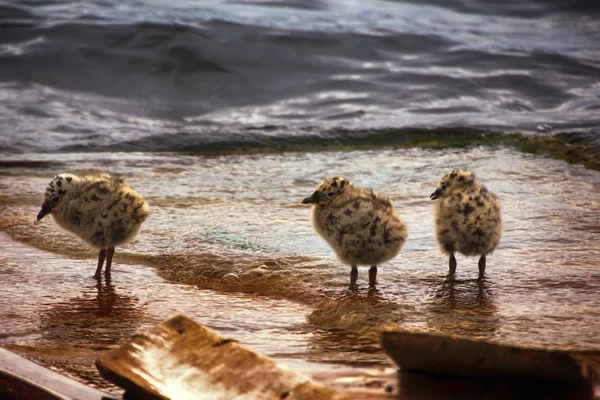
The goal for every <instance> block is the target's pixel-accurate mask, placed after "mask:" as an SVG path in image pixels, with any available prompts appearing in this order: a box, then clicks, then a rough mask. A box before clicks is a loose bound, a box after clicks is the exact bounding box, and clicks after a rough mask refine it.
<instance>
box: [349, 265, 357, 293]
mask: <svg viewBox="0 0 600 400" xmlns="http://www.w3.org/2000/svg"><path fill="white" fill-rule="evenodd" d="M357 279H358V267H357V266H356V265H353V266H352V269H351V270H350V288H354V287H356V280H357Z"/></svg>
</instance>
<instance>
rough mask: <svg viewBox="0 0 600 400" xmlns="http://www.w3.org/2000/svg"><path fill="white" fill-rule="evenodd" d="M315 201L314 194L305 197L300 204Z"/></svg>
mask: <svg viewBox="0 0 600 400" xmlns="http://www.w3.org/2000/svg"><path fill="white" fill-rule="evenodd" d="M314 202H315V199H314V196H309V197H307V198H305V199H303V200H302V201H301V202H300V204H311V203H314Z"/></svg>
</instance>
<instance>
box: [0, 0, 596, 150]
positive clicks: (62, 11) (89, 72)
mask: <svg viewBox="0 0 600 400" xmlns="http://www.w3.org/2000/svg"><path fill="white" fill-rule="evenodd" d="M567 3H568V4H567ZM119 4H120V3H119ZM117 5H118V4H117V2H110V1H109V2H102V4H100V3H93V4H92V3H90V4H87V3H86V4H83V3H74V2H70V1H60V2H53V3H46V2H44V3H39V2H19V3H15V4H14V5H13V4H10V3H9V4H6V5H3V6H2V9H1V10H0V11H2V12H1V13H0V25H2V35H1V36H0V127H2V128H3V130H4V132H5V137H3V138H2V139H0V150H2V151H23V152H27V151H59V150H61V149H63V150H64V149H67V150H70V149H74V150H79V149H87V150H90V149H111V148H114V147H119V146H124V147H125V148H127V149H131V150H132V151H144V150H145V149H151V150H152V149H156V150H159V151H163V150H167V151H168V150H169V149H179V148H198V149H201V148H205V147H207V146H208V147H210V146H213V145H214V143H221V144H222V145H219V146H224V147H230V146H237V145H240V144H241V145H245V143H248V145H249V146H255V145H256V143H259V144H260V143H270V142H272V141H274V142H275V143H282V145H285V144H286V143H288V142H289V140H290V139H289V138H290V137H293V138H296V137H298V136H302V137H305V138H303V139H302V138H301V141H302V140H304V141H307V142H311V143H312V140H313V138H315V137H316V138H320V139H318V140H321V139H322V140H328V137H329V136H328V135H330V133H331V132H333V131H334V130H335V129H339V128H341V130H340V131H344V132H381V131H382V130H384V129H387V128H392V129H396V130H402V129H405V128H406V129H412V127H416V128H440V129H447V128H449V127H465V128H467V129H470V128H478V129H482V130H492V131H514V130H519V131H526V132H534V131H535V130H536V127H538V126H542V125H543V126H551V127H552V128H554V130H553V131H554V132H556V131H570V130H578V131H589V130H590V129H592V128H596V127H597V126H600V119H599V118H598V116H597V113H596V112H595V110H597V109H598V108H599V107H600V100H599V99H598V95H597V94H598V93H597V91H598V89H597V85H596V84H595V82H598V80H600V63H599V62H598V55H599V53H598V52H597V50H595V49H596V48H597V46H596V45H595V44H596V43H597V41H598V40H599V39H600V24H597V22H594V20H593V19H592V18H591V17H590V15H589V14H588V13H587V11H588V10H591V11H593V10H594V7H591V6H590V8H586V7H587V6H586V5H585V4H584V3H583V2H564V4H563V3H550V2H542V1H536V2H530V3H527V4H522V2H515V1H511V2H502V3H501V2H493V3H489V4H488V3H484V2H482V1H467V0H462V1H458V0H455V1H452V2H451V3H448V4H447V5H442V4H441V3H440V2H436V1H434V0H431V1H429V2H427V3H426V4H412V3H411V2H408V1H375V2H374V3H372V4H370V5H365V6H361V7H358V6H356V5H354V6H351V5H348V4H337V3H335V4H334V3H332V2H330V1H327V0H322V1H313V2H309V3H306V4H305V3H302V4H300V3H298V4H297V3H287V2H286V3H285V4H284V2H279V1H273V2H264V1H223V2H215V3H211V4H210V5H194V4H188V3H186V2H182V3H176V4H172V2H166V1H162V0H157V1H156V2H155V4H154V3H153V6H152V7H146V8H140V7H139V6H138V5H136V4H134V3H131V4H130V3H124V4H122V5H121V6H120V7H117ZM334 6H335V7H334ZM336 7H337V8H336ZM485 7H488V8H485ZM334 9H335V10H336V12H335V13H334V12H333V10H334ZM484 9H487V10H488V11H489V15H484V16H482V15H474V13H475V14H476V13H477V12H480V11H481V10H484ZM528 9H535V10H537V11H536V13H534V14H535V15H534V14H531V15H530V14H527V12H526V11H523V10H528ZM583 10H586V12H583ZM591 11H590V12H591ZM481 12H482V11H481ZM520 13H521V14H522V15H521V14H520ZM513 14H514V15H513ZM517 14H519V17H515V15H517ZM538 25H540V26H544V29H538ZM257 126H277V127H281V128H280V129H279V128H278V129H271V130H264V131H261V130H259V129H254V127H257ZM42 132H43V134H42ZM374 135H375V136H374V137H373V138H372V139H371V140H372V141H377V140H379V139H377V138H379V133H375V134H374ZM163 136H164V137H163ZM354 139H355V137H354V136H353V135H350V137H349V139H348V140H354ZM294 140H296V139H294ZM298 140H300V139H298ZM336 140H341V139H339V138H337V139H336ZM215 146H216V145H215ZM217 147H218V146H217Z"/></svg>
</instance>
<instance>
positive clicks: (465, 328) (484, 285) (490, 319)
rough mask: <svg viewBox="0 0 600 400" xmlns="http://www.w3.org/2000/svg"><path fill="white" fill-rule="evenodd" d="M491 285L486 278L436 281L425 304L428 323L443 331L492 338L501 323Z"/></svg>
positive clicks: (449, 278)
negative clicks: (431, 295)
mask: <svg viewBox="0 0 600 400" xmlns="http://www.w3.org/2000/svg"><path fill="white" fill-rule="evenodd" d="M493 287H494V286H493V284H492V283H491V282H489V281H488V280H487V279H486V278H483V279H465V280H459V279H456V278H455V277H452V276H447V277H446V278H445V279H443V280H439V281H437V282H436V283H435V284H434V293H433V297H432V298H431V300H430V301H429V303H428V304H427V313H428V314H429V316H428V319H427V325H428V326H429V327H430V328H433V329H434V330H436V331H438V332H440V333H444V334H452V335H459V336H464V337H469V338H477V339H491V338H492V337H493V336H494V335H495V333H496V331H497V330H498V327H499V325H500V318H499V317H498V308H497V306H496V304H495V301H494V297H495V296H494V290H493Z"/></svg>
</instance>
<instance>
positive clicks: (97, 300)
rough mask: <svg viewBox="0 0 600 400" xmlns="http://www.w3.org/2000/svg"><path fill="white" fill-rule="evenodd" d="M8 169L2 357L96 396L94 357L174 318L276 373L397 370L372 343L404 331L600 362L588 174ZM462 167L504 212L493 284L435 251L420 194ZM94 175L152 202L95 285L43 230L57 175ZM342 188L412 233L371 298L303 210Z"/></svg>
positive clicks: (47, 160)
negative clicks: (218, 335) (325, 368)
mask: <svg viewBox="0 0 600 400" xmlns="http://www.w3.org/2000/svg"><path fill="white" fill-rule="evenodd" d="M3 158H4V160H5V161H7V162H5V163H3V167H2V168H1V169H0V173H1V174H2V181H1V183H0V210H1V211H0V216H1V218H0V229H1V230H2V231H4V232H5V234H2V235H0V245H1V246H2V251H1V252H0V274H1V276H2V279H0V301H1V302H2V306H0V316H1V317H0V318H1V319H2V321H3V323H2V326H3V327H4V328H3V331H2V332H0V334H1V336H0V343H2V344H4V345H9V346H11V348H14V349H16V350H17V351H20V352H22V353H26V354H29V355H31V356H33V357H39V358H42V359H46V360H51V361H52V362H53V363H54V365H55V366H56V367H57V368H59V369H61V370H62V371H67V372H70V373H72V374H75V375H76V376H78V377H79V378H81V379H84V380H85V381H88V382H92V383H95V384H98V385H100V386H102V385H106V384H105V383H104V382H102V381H100V380H99V378H98V377H97V376H96V375H95V371H94V368H93V367H92V366H91V365H90V364H91V362H90V360H93V359H94V358H95V357H96V356H97V355H98V354H99V353H100V352H101V351H104V350H106V349H107V348H110V347H111V346H114V345H116V344H118V343H119V342H120V341H122V340H124V339H126V338H127V337H130V336H131V335H132V334H134V333H135V332H138V331H140V330H143V329H146V328H148V327H150V326H152V325H153V324H156V323H158V322H159V321H161V320H163V319H165V318H167V317H169V316H171V315H173V314H175V313H177V312H183V313H185V314H187V315H189V316H191V317H192V318H194V319H195V320H196V321H198V322H201V323H206V324H208V325H209V326H211V327H213V328H214V329H216V330H218V331H220V332H222V333H224V334H225V335H231V336H232V337H235V338H237V339H239V340H240V341H242V342H243V343H246V344H248V345H249V346H251V347H252V348H254V349H256V350H258V351H261V352H263V353H265V354H268V355H271V356H275V357H277V358H280V359H286V360H290V359H296V360H304V361H308V362H314V363H323V362H326V363H335V364H341V365H345V366H375V367H387V366H390V365H391V363H390V361H389V360H388V359H387V358H386V357H385V356H384V355H383V354H382V352H381V350H380V349H379V347H378V331H379V330H380V329H383V328H386V327H396V326H400V327H402V328H406V329H414V330H425V331H439V332H443V333H447V334H459V335H463V336H468V337H476V338H485V339H488V340H491V341H495V342H499V343H508V344H515V345H527V346H536V347H552V348H563V349H567V348H568V349H596V350H598V349H600V341H599V340H598V337H597V332H598V330H599V329H600V312H599V311H598V310H600V299H599V298H598V296H597V293H598V291H599V290H600V280H599V279H598V278H600V268H599V267H598V260H600V245H599V244H598V240H597V237H598V233H599V232H600V212H599V211H600V173H598V172H595V171H590V170H586V169H584V168H582V167H579V166H574V165H568V164H566V163H564V162H562V161H557V160H552V159H547V158H543V157H538V156H532V155H527V154H522V153H518V152H516V151H513V150H509V149H504V148H472V149H460V150H448V149H446V150H427V149H408V150H377V151H375V150H373V151H354V152H330V153H307V154H299V153H288V154H280V155H253V156H239V155H236V156H215V157H206V156H186V155H180V154H164V153H162V154H148V153H145V154H144V153H128V154H125V153H122V154H77V153H74V154H73V153H71V154H52V155H41V154H29V155H21V156H19V157H15V156H9V155H5V156H4V157H3ZM11 159H12V160H15V161H16V160H18V162H15V163H14V164H11V163H10V162H8V161H10V160H11ZM454 167H469V168H471V169H472V170H474V171H476V173H477V175H478V176H479V179H480V181H481V182H482V183H484V184H485V185H486V186H487V188H488V189H489V190H491V191H492V192H495V193H496V194H497V195H498V196H499V197H500V199H501V200H502V202H503V210H504V236H503V239H502V241H501V243H500V245H499V247H498V248H497V250H496V252H495V253H494V254H493V255H491V256H489V257H488V269H487V271H486V278H485V279H484V280H483V281H478V280H477V279H476V278H477V267H476V264H477V260H476V259H474V258H465V257H460V256H459V257H457V258H458V270H457V276H456V280H449V279H448V278H447V277H446V273H447V264H448V260H447V258H445V257H444V256H442V255H441V254H440V253H439V251H438V249H437V247H436V243H435V238H434V235H433V217H432V213H433V203H432V202H431V201H430V200H429V198H428V197H429V194H430V193H431V192H432V191H433V190H434V189H435V186H436V184H437V181H438V180H439V178H440V177H441V176H442V175H443V174H444V173H445V172H447V171H448V170H449V169H451V168H454ZM100 168H101V169H102V170H107V171H110V172H112V173H114V174H122V175H124V176H125V177H126V178H127V179H128V181H129V182H130V183H131V184H132V185H133V186H134V187H136V188H137V189H138V191H139V192H140V193H142V194H143V195H144V196H145V197H146V198H147V200H148V202H149V203H150V206H151V216H150V218H149V219H148V220H147V221H146V223H145V224H144V226H143V228H142V231H141V233H140V234H139V236H138V237H137V239H136V240H135V241H134V242H133V243H131V244H129V245H127V246H123V247H122V248H118V249H117V253H116V255H115V264H114V267H113V279H112V282H111V283H110V285H107V284H106V283H102V284H101V285H97V283H96V281H95V280H93V279H92V278H91V276H92V274H93V272H94V270H95V257H96V254H95V252H94V251H93V250H91V249H89V248H87V247H86V246H84V245H83V244H82V243H81V242H80V241H79V240H78V239H76V238H73V237H72V236H71V235H70V234H68V233H64V232H62V231H60V230H58V229H57V226H56V224H55V223H54V222H53V221H51V220H50V219H48V220H46V219H44V220H42V221H41V223H40V224H37V225H34V224H33V221H34V217H35V215H36V214H37V211H38V209H39V207H40V204H41V200H42V197H43V192H44V190H45V186H46V185H47V183H48V182H49V181H50V179H51V178H52V177H53V176H54V174H56V173H57V172H59V171H67V170H68V171H85V170H89V169H96V170H97V169H100ZM333 175H340V176H346V177H347V178H349V179H351V180H352V181H353V182H354V183H355V184H356V185H358V186H370V187H373V188H374V189H376V190H377V191H379V192H381V193H387V194H389V195H390V196H391V197H392V199H393V201H394V203H395V204H396V207H397V208H398V210H399V213H400V215H401V217H402V218H403V219H404V221H405V222H406V223H407V225H408V228H409V238H408V241H407V243H406V246H405V247H404V249H403V250H402V252H401V253H400V255H399V256H398V257H397V258H396V259H394V260H392V261H390V262H389V263H387V264H384V265H383V266H381V268H380V269H379V271H380V272H379V276H378V278H379V279H378V280H379V284H378V287H377V290H369V289H368V287H367V277H366V275H367V269H366V268H362V269H360V268H359V271H360V276H359V290H358V291H357V292H350V291H348V290H347V286H348V282H349V268H348V267H346V266H343V265H341V264H340V263H339V262H338V261H337V260H336V259H335V257H334V255H333V254H332V252H331V250H330V249H329V248H328V247H327V245H326V244H325V243H324V242H323V241H322V240H321V239H320V238H319V237H317V236H316V234H315V233H314V232H313V231H312V227H311V224H310V219H309V218H310V217H309V216H310V211H309V208H307V207H305V206H303V205H301V204H299V202H300V200H301V199H302V198H304V197H306V196H307V195H308V194H310V193H312V191H313V190H314V187H315V186H316V185H317V184H318V183H319V182H320V181H321V179H322V178H324V177H325V176H333ZM228 274H229V275H228ZM66 349H69V352H68V354H69V355H70V356H69V357H66V358H65V357H60V356H58V355H57V354H58V350H61V351H62V350H66ZM53 354H54V356H53ZM53 357H54V358H53ZM81 365H85V367H81ZM75 366H78V368H75ZM308 369H310V368H308Z"/></svg>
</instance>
